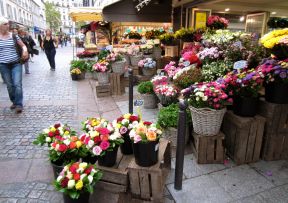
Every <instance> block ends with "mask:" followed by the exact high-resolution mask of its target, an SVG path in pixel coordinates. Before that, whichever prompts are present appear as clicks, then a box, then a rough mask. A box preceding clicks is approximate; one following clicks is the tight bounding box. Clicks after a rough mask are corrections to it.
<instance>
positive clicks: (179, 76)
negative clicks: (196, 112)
mask: <svg viewBox="0 0 288 203" xmlns="http://www.w3.org/2000/svg"><path fill="white" fill-rule="evenodd" d="M201 80H202V73H201V69H200V68H196V67H195V66H193V65H191V66H188V67H186V68H183V69H181V70H180V71H178V72H177V73H176V75H175V76H174V77H173V83H174V84H175V85H176V86H177V87H179V88H180V89H184V88H186V87H189V86H190V85H192V84H194V83H196V82H199V81H201Z"/></svg>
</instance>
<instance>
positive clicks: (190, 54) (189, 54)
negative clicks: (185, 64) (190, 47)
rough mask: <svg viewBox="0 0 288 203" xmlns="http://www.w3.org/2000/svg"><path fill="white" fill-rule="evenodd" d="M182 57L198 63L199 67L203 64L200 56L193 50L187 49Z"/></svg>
mask: <svg viewBox="0 0 288 203" xmlns="http://www.w3.org/2000/svg"><path fill="white" fill-rule="evenodd" d="M182 58H183V59H184V60H186V61H189V62H190V64H196V65H197V67H198V66H200V65H201V61H200V60H199V58H198V56H197V55H196V54H194V53H193V52H192V51H187V52H185V53H184V54H183V55H182Z"/></svg>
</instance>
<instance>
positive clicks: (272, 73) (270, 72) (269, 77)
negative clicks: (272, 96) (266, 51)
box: [257, 59, 288, 83]
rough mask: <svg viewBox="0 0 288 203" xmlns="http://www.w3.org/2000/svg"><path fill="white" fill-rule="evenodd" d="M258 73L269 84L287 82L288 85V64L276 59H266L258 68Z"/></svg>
mask: <svg viewBox="0 0 288 203" xmlns="http://www.w3.org/2000/svg"><path fill="white" fill-rule="evenodd" d="M257 72H258V73H259V74H260V76H261V77H262V78H263V79H265V82H266V83H269V82H285V83H288V62H285V61H279V60H275V59H266V60H264V61H263V63H262V64H261V65H260V66H258V67H257Z"/></svg>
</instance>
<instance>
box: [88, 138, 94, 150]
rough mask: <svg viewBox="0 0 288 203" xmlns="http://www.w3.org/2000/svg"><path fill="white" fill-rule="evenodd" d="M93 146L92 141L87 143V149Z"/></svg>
mask: <svg viewBox="0 0 288 203" xmlns="http://www.w3.org/2000/svg"><path fill="white" fill-rule="evenodd" d="M93 145H94V141H93V140H89V141H88V148H89V149H90V148H91V147H93Z"/></svg>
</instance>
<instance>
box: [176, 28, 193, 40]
mask: <svg viewBox="0 0 288 203" xmlns="http://www.w3.org/2000/svg"><path fill="white" fill-rule="evenodd" d="M175 38H176V39H181V40H183V41H184V42H193V41H194V34H193V30H192V29H191V28H188V29H186V28H181V29H180V30H177V31H176V32H175Z"/></svg>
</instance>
